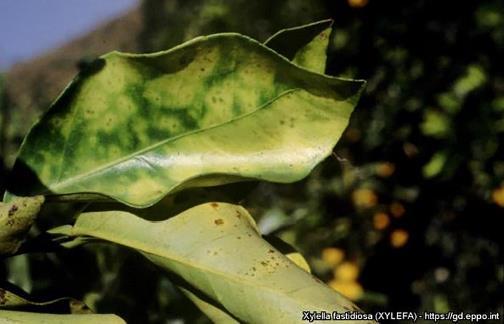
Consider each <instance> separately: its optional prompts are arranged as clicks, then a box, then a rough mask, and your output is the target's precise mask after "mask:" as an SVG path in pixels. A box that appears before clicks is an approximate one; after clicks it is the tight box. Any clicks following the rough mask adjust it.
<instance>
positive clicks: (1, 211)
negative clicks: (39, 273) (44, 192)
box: [0, 196, 44, 255]
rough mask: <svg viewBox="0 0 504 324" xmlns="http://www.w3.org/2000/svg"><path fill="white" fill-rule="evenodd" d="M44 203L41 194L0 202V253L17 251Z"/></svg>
mask: <svg viewBox="0 0 504 324" xmlns="http://www.w3.org/2000/svg"><path fill="white" fill-rule="evenodd" d="M43 203H44V197H43V196H36V197H18V198H16V199H14V200H13V201H12V202H10V203H2V202H0V255H11V254H14V253H16V252H17V251H18V249H19V247H20V246H21V243H23V240H24V238H25V236H26V234H27V233H28V231H29V230H30V228H31V226H32V224H33V222H34V221H35V217H36V216H37V214H38V212H39V211H40V207H41V206H42V204H43Z"/></svg>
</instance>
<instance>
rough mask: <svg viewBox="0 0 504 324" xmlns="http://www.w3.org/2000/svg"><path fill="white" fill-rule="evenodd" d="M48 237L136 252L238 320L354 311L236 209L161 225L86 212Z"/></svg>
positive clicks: (191, 213) (207, 209)
mask: <svg viewBox="0 0 504 324" xmlns="http://www.w3.org/2000/svg"><path fill="white" fill-rule="evenodd" d="M50 232H51V233H53V234H59V235H67V236H69V237H82V236H84V237H87V236H90V237H94V238H98V239H102V240H106V241H110V242H114V243H117V244H120V245H124V246H127V247H130V248H133V249H135V250H137V251H139V252H140V253H142V254H143V255H145V256H146V257H147V258H148V259H150V260H151V261H153V262H154V263H155V264H157V265H158V266H160V267H162V268H163V269H165V270H167V271H169V272H170V273H173V274H175V275H176V276H177V277H179V278H180V279H181V280H182V281H183V282H186V283H188V284H189V285H190V286H191V287H193V289H196V290H197V291H198V292H200V293H201V294H202V295H203V296H204V297H205V298H206V299H207V300H210V301H212V305H217V306H215V307H217V308H221V307H222V309H223V310H225V312H228V313H229V314H232V316H233V317H235V318H237V319H238V320H239V321H240V322H247V323H265V322H268V323H299V322H302V321H301V318H302V311H303V310H305V311H306V310H326V311H328V312H332V311H338V312H345V311H349V310H358V308H357V307H356V306H354V305H353V304H352V303H351V302H350V301H348V300H347V299H345V298H344V297H342V296H341V295H340V294H338V293H337V292H336V291H334V290H333V289H331V288H329V287H328V286H326V285H325V284H324V283H322V282H321V281H320V280H318V279H316V278H315V277H313V276H312V275H311V274H309V273H308V272H306V271H305V270H303V269H302V268H300V267H298V266H297V265H296V264H295V263H294V262H292V261H291V260H290V259H288V258H287V257H285V256H284V255H283V254H282V253H281V252H280V251H278V250H277V249H275V248H274V247H273V246H272V245H270V244H269V243H268V242H266V241H265V240H264V239H262V238H261V236H260V235H259V233H258V230H257V227H256V225H255V222H254V220H253V219H252V217H251V216H250V215H249V214H248V212H247V211H246V210H245V209H243V208H242V207H240V206H236V205H231V204H223V203H207V204H203V205H199V206H196V207H194V208H191V209H189V210H187V211H185V212H183V213H181V214H180V215H178V216H175V217H173V218H170V219H168V220H165V221H161V222H149V221H146V220H144V219H142V218H140V217H137V216H135V215H133V214H130V213H126V212H122V211H110V212H96V213H84V214H81V215H80V216H79V218H78V219H77V221H76V224H75V225H74V226H68V225H67V226H63V227H59V228H56V229H53V230H51V231H50ZM257 305H261V309H260V310H259V309H257ZM221 315H222V314H221Z"/></svg>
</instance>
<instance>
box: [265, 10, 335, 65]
mask: <svg viewBox="0 0 504 324" xmlns="http://www.w3.org/2000/svg"><path fill="white" fill-rule="evenodd" d="M332 24H333V21H332V19H326V20H321V21H317V22H314V23H311V24H308V25H303V26H298V27H293V28H287V29H282V30H280V31H278V32H277V33H276V34H274V35H273V36H271V37H270V38H268V40H266V42H264V44H265V45H266V46H268V47H269V48H271V49H273V50H275V51H276V52H277V53H279V54H282V55H283V56H285V57H286V58H288V59H289V60H291V61H293V63H294V64H297V65H299V66H302V67H304V68H306V69H309V70H312V71H314V72H318V73H324V71H325V68H326V61H327V47H328V45H329V36H330V35H331V31H332V28H331V26H332Z"/></svg>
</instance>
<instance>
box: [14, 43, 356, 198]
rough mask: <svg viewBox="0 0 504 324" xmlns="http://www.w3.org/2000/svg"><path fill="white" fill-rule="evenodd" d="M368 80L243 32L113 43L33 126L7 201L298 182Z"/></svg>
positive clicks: (337, 132)
mask: <svg viewBox="0 0 504 324" xmlns="http://www.w3.org/2000/svg"><path fill="white" fill-rule="evenodd" d="M317 43H318V42H317ZM310 48H311V47H310ZM307 51H308V49H307ZM310 51H311V49H310ZM302 52H303V53H305V52H306V51H304V50H302ZM300 55H301V54H300ZM300 57H301V56H300ZM316 57H319V56H316ZM321 59H322V58H321ZM323 60H324V62H325V57H324V58H323ZM302 64H307V65H308V66H313V64H312V63H309V62H307V61H303V62H302ZM363 86H364V81H356V80H347V79H340V78H334V77H329V76H325V75H322V74H317V73H313V72H310V71H308V70H305V69H302V68H300V67H298V66H297V65H294V64H293V63H291V62H289V61H288V60H286V59H285V58H284V57H283V56H280V55H278V54H277V53H276V52H274V51H272V50H271V49H269V48H267V47H265V46H264V45H262V44H260V43H258V42H257V41H255V40H252V39H250V38H247V37H245V36H242V35H239V34H216V35H211V36H208V37H199V38H196V39H194V40H192V41H190V42H188V43H185V44H182V45H180V46H178V47H175V48H173V49H171V50H168V51H164V52H159V53H154V54H125V53H117V52H113V53H110V54H107V55H105V56H103V57H102V58H101V59H100V60H98V61H97V62H96V63H95V64H94V67H93V68H92V69H90V70H88V71H87V72H86V73H81V74H80V75H79V76H78V77H77V78H76V79H75V80H74V81H73V82H72V84H70V86H69V87H68V88H67V89H66V90H65V92H64V93H63V94H62V95H61V96H60V97H59V98H58V99H57V100H56V102H55V103H54V104H53V105H52V107H51V108H50V110H49V111H48V112H47V113H46V114H45V115H44V116H43V117H42V119H41V120H40V122H39V123H37V124H36V125H35V126H34V127H33V128H32V130H31V131H30V133H29V134H28V136H27V137H26V138H25V141H24V143H23V145H22V148H21V150H20V154H19V157H18V159H17V161H16V164H15V166H14V170H13V177H12V178H13V179H16V181H15V182H14V183H11V186H10V188H9V191H10V193H8V194H7V195H6V199H7V198H9V197H12V195H18V196H19V195H25V196H28V195H34V194H45V195H48V194H55V195H57V196H56V198H58V199H65V198H70V199H81V200H93V199H96V198H97V196H96V194H98V195H100V196H101V197H103V196H107V197H110V198H113V199H116V200H118V201H120V202H123V203H125V204H128V205H130V206H135V207H146V206H149V205H152V204H154V203H155V202H157V201H159V200H160V199H161V198H162V197H163V196H165V195H166V194H168V193H170V192H173V191H175V190H180V189H183V188H187V187H198V186H210V185H218V184H224V183H230V182H236V181H242V180H247V179H260V180H267V181H274V182H280V183H289V182H293V181H297V180H300V179H302V178H303V177H305V176H306V175H307V174H308V173H309V172H310V170H311V169H312V168H313V167H314V166H315V165H316V164H318V163H319V162H320V161H321V160H322V159H324V158H325V157H327V156H328V155H329V154H330V153H331V150H332V148H333V146H334V145H335V143H336V142H337V141H338V139H339V138H340V136H341V133H342V132H343V130H344V129H345V127H346V126H347V124H348V119H349V117H350V114H351V112H352V110H353V108H354V107H355V105H356V102H357V100H358V98H359V96H360V93H361V90H362V88H363ZM18 184H19V185H18ZM21 184H22V185H21ZM76 193H77V194H78V195H72V194H76ZM61 195H70V196H69V197H65V196H61Z"/></svg>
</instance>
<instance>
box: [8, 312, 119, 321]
mask: <svg viewBox="0 0 504 324" xmlns="http://www.w3.org/2000/svg"><path fill="white" fill-rule="evenodd" d="M0 322H2V323H23V324H40V323H44V324H89V323H100V324H124V323H126V322H125V321H123V320H122V319H121V318H120V317H118V316H116V315H108V314H45V313H32V312H19V311H5V310H0Z"/></svg>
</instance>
